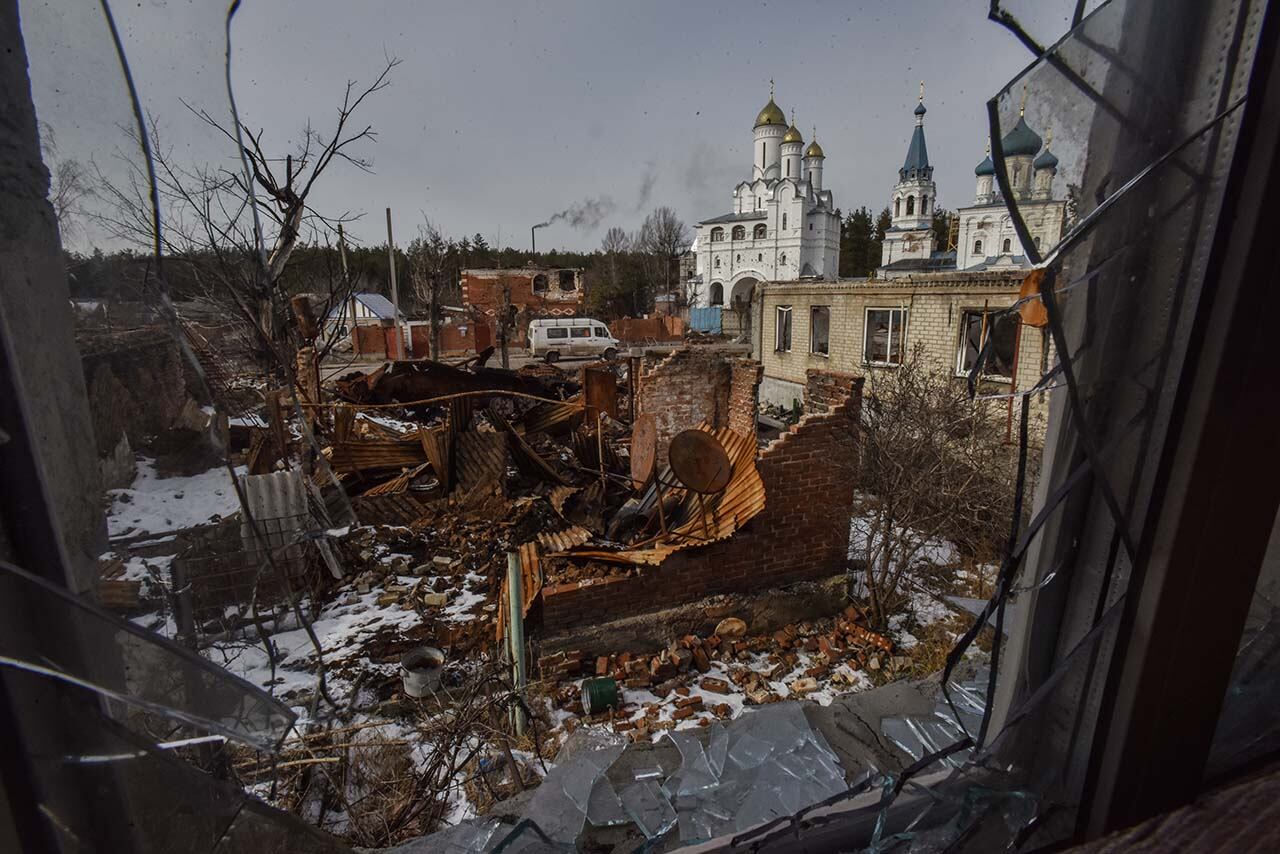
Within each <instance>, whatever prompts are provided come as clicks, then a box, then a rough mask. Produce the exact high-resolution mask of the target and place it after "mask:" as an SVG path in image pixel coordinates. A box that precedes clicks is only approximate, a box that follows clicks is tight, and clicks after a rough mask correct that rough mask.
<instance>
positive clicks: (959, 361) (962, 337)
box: [954, 307, 1022, 384]
mask: <svg viewBox="0 0 1280 854" xmlns="http://www.w3.org/2000/svg"><path fill="white" fill-rule="evenodd" d="M1002 311H1004V309H1002V308H989V307H988V308H962V309H960V328H959V329H958V330H957V334H956V357H955V361H954V368H955V375H956V376H957V377H967V376H969V368H966V367H965V362H966V361H967V359H966V357H967V356H968V341H967V332H968V325H967V323H966V322H965V320H966V318H968V317H971V316H973V315H979V316H981V317H982V318H983V320H982V331H981V332H980V333H979V336H978V338H979V340H978V349H977V352H975V353H974V358H975V359H976V358H977V353H981V352H982V348H983V347H984V346H986V343H987V338H988V337H989V336H990V335H991V330H992V328H994V326H993V325H992V324H989V323H988V322H987V318H988V317H989V316H990V315H999V314H1000V313H1001V312H1002ZM1005 316H1007V317H1009V318H1011V319H1012V320H1014V321H1015V322H1016V323H1017V324H1018V327H1017V329H1016V330H1015V331H1014V337H1013V358H1012V361H1011V362H1010V363H1009V376H1007V377H1006V376H1005V375H1004V374H992V373H986V372H983V373H982V375H981V377H980V378H981V379H982V380H985V381H988V382H995V383H1010V384H1012V383H1013V379H1014V377H1015V376H1017V373H1018V349H1019V347H1020V346H1021V344H1022V334H1021V329H1022V321H1021V320H1020V319H1019V318H1018V317H1017V315H1005Z"/></svg>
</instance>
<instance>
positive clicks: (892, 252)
mask: <svg viewBox="0 0 1280 854" xmlns="http://www.w3.org/2000/svg"><path fill="white" fill-rule="evenodd" d="M927 112H928V111H927V110H926V109H925V106H924V84H923V83H922V84H920V102H919V103H918V104H917V105H916V108H915V116H916V126H915V130H914V131H913V132H912V134H911V142H910V143H909V144H908V146H907V157H906V160H905V161H903V164H902V168H901V169H899V170H898V183H897V184H895V185H894V187H893V195H892V199H891V201H890V203H889V212H890V218H891V219H890V226H889V229H888V231H886V232H885V239H884V243H883V244H882V245H881V248H880V268H879V270H877V272H876V276H877V277H878V278H888V279H892V278H900V277H902V276H910V275H913V274H919V273H942V272H948V271H953V270H960V271H976V270H1008V269H1017V268H1022V267H1029V266H1031V264H1030V262H1029V261H1028V260H1027V257H1026V255H1027V253H1026V250H1025V249H1024V248H1023V246H1022V241H1020V240H1019V239H1018V234H1017V232H1016V231H1015V230H1014V227H1013V221H1012V219H1011V218H1010V216H1009V212H1008V210H1007V209H1006V208H1005V204H1004V199H1003V197H1002V196H1001V195H1000V191H999V188H998V187H996V185H995V173H996V170H995V165H994V164H993V163H992V162H991V157H990V154H989V153H988V156H987V157H986V159H985V160H983V161H982V162H981V163H979V164H978V167H977V168H976V169H975V170H974V175H975V177H976V178H977V192H976V194H975V196H974V201H973V204H972V205H970V206H968V207H963V208H960V209H958V210H957V211H956V216H957V218H958V219H959V229H958V235H957V238H956V245H955V248H954V250H940V249H939V248H938V245H937V238H936V236H935V235H934V232H933V214H934V209H935V207H936V200H937V197H938V191H937V186H936V185H935V184H934V182H933V167H932V166H930V165H929V150H928V146H927V145H926V144H925V137H924V117H925V113H927ZM1050 142H1052V137H1050ZM1042 146H1043V148H1042ZM1000 150H1001V151H1002V152H1003V153H1004V158H1005V162H1006V164H1007V166H1008V169H1009V183H1010V185H1011V189H1012V191H1013V197H1014V199H1015V200H1016V201H1017V203H1018V210H1019V212H1020V213H1021V214H1022V217H1023V219H1024V220H1025V221H1026V222H1027V226H1028V229H1029V231H1030V232H1031V237H1032V239H1033V240H1034V241H1035V244H1036V246H1037V247H1049V246H1052V245H1054V244H1056V243H1057V242H1058V240H1059V239H1060V238H1061V237H1062V233H1063V228H1064V226H1065V221H1066V202H1064V201H1062V200H1055V199H1054V198H1053V179H1054V177H1055V176H1056V175H1057V173H1058V158H1057V157H1055V156H1054V155H1053V152H1051V151H1050V150H1049V147H1048V145H1044V143H1043V140H1041V138H1040V135H1039V134H1037V133H1036V132H1035V131H1033V130H1032V129H1031V128H1030V126H1028V125H1027V120H1026V104H1025V102H1024V103H1023V105H1022V108H1021V109H1020V110H1019V114H1018V123H1017V124H1015V125H1014V126H1013V129H1012V130H1010V131H1009V132H1008V133H1007V134H1005V135H1004V137H1003V138H1002V139H1001V140H1000Z"/></svg>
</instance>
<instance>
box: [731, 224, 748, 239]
mask: <svg viewBox="0 0 1280 854" xmlns="http://www.w3.org/2000/svg"><path fill="white" fill-rule="evenodd" d="M733 239H734V240H746V239H747V227H746V226H745V225H735V226H734V227H733Z"/></svg>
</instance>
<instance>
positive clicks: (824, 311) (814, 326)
mask: <svg viewBox="0 0 1280 854" xmlns="http://www.w3.org/2000/svg"><path fill="white" fill-rule="evenodd" d="M830 336H831V307H830V306H826V305H815V306H813V307H812V308H810V309H809V352H810V353H817V354H818V355H821V356H827V355H830V353H831V342H830Z"/></svg>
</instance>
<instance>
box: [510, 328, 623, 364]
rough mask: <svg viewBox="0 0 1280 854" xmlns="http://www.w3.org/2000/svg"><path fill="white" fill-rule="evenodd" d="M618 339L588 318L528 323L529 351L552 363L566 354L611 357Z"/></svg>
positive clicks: (614, 352) (615, 352)
mask: <svg viewBox="0 0 1280 854" xmlns="http://www.w3.org/2000/svg"><path fill="white" fill-rule="evenodd" d="M619 343H620V342H619V341H618V339H617V338H614V337H613V333H611V332H610V331H609V327H608V326H605V325H604V324H603V323H601V322H600V321H598V320H595V319H593V318H590V317H563V318H560V317H557V318H543V319H539V320H535V321H533V322H532V323H530V324H529V354H530V355H532V356H534V357H541V358H543V359H546V360H547V361H548V362H555V361H558V360H559V359H561V358H563V357H567V356H583V357H596V356H603V357H604V358H606V359H612V358H613V357H614V356H616V355H618V344H619Z"/></svg>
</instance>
